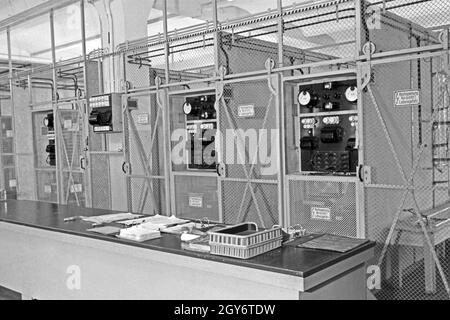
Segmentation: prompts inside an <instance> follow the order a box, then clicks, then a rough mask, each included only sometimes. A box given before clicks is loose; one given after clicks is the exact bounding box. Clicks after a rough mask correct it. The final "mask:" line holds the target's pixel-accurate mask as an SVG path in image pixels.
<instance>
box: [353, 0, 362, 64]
mask: <svg viewBox="0 0 450 320" xmlns="http://www.w3.org/2000/svg"><path fill="white" fill-rule="evenodd" d="M362 10H363V5H362V0H355V40H356V41H355V57H359V55H360V53H361V49H362V46H363V45H364V43H363V29H362V28H363V23H364V22H363V13H362Z"/></svg>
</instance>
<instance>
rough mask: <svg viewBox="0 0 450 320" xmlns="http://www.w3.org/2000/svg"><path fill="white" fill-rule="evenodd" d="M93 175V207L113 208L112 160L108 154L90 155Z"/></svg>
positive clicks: (90, 168)
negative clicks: (110, 160)
mask: <svg viewBox="0 0 450 320" xmlns="http://www.w3.org/2000/svg"><path fill="white" fill-rule="evenodd" d="M89 159H90V161H89V163H90V166H89V170H90V175H91V177H92V178H91V190H92V194H91V197H92V207H93V208H100V209H109V208H111V202H112V201H111V180H110V162H109V156H108V155H107V154H97V153H91V154H90V155H89Z"/></svg>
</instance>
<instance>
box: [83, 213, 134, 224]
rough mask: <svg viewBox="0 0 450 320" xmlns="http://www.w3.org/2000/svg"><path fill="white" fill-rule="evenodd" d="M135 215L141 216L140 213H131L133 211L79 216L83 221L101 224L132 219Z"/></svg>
mask: <svg viewBox="0 0 450 320" xmlns="http://www.w3.org/2000/svg"><path fill="white" fill-rule="evenodd" d="M137 217H142V215H141V214H133V213H129V212H128V213H113V214H105V215H101V216H92V217H81V219H82V220H83V221H86V222H92V223H94V224H103V223H111V222H116V221H120V220H125V219H133V218H137Z"/></svg>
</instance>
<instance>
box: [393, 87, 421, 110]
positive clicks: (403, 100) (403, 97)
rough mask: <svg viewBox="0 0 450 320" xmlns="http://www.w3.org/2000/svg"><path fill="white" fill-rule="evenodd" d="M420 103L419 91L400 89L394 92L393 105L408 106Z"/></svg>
mask: <svg viewBox="0 0 450 320" xmlns="http://www.w3.org/2000/svg"><path fill="white" fill-rule="evenodd" d="M419 104H420V91H418V90H401V91H395V92H394V107H409V106H417V105H419Z"/></svg>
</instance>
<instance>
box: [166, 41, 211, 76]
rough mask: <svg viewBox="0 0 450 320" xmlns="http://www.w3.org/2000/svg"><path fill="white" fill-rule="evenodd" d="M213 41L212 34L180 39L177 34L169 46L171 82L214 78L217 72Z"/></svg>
mask: <svg viewBox="0 0 450 320" xmlns="http://www.w3.org/2000/svg"><path fill="white" fill-rule="evenodd" d="M213 40H214V38H213V34H212V33H203V34H202V35H199V36H189V37H180V38H178V37H177V35H176V34H175V35H174V36H173V39H171V41H170V44H169V72H170V82H180V81H189V80H194V79H204V78H208V77H210V76H212V75H213V74H214V71H215V65H214V41H213Z"/></svg>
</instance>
